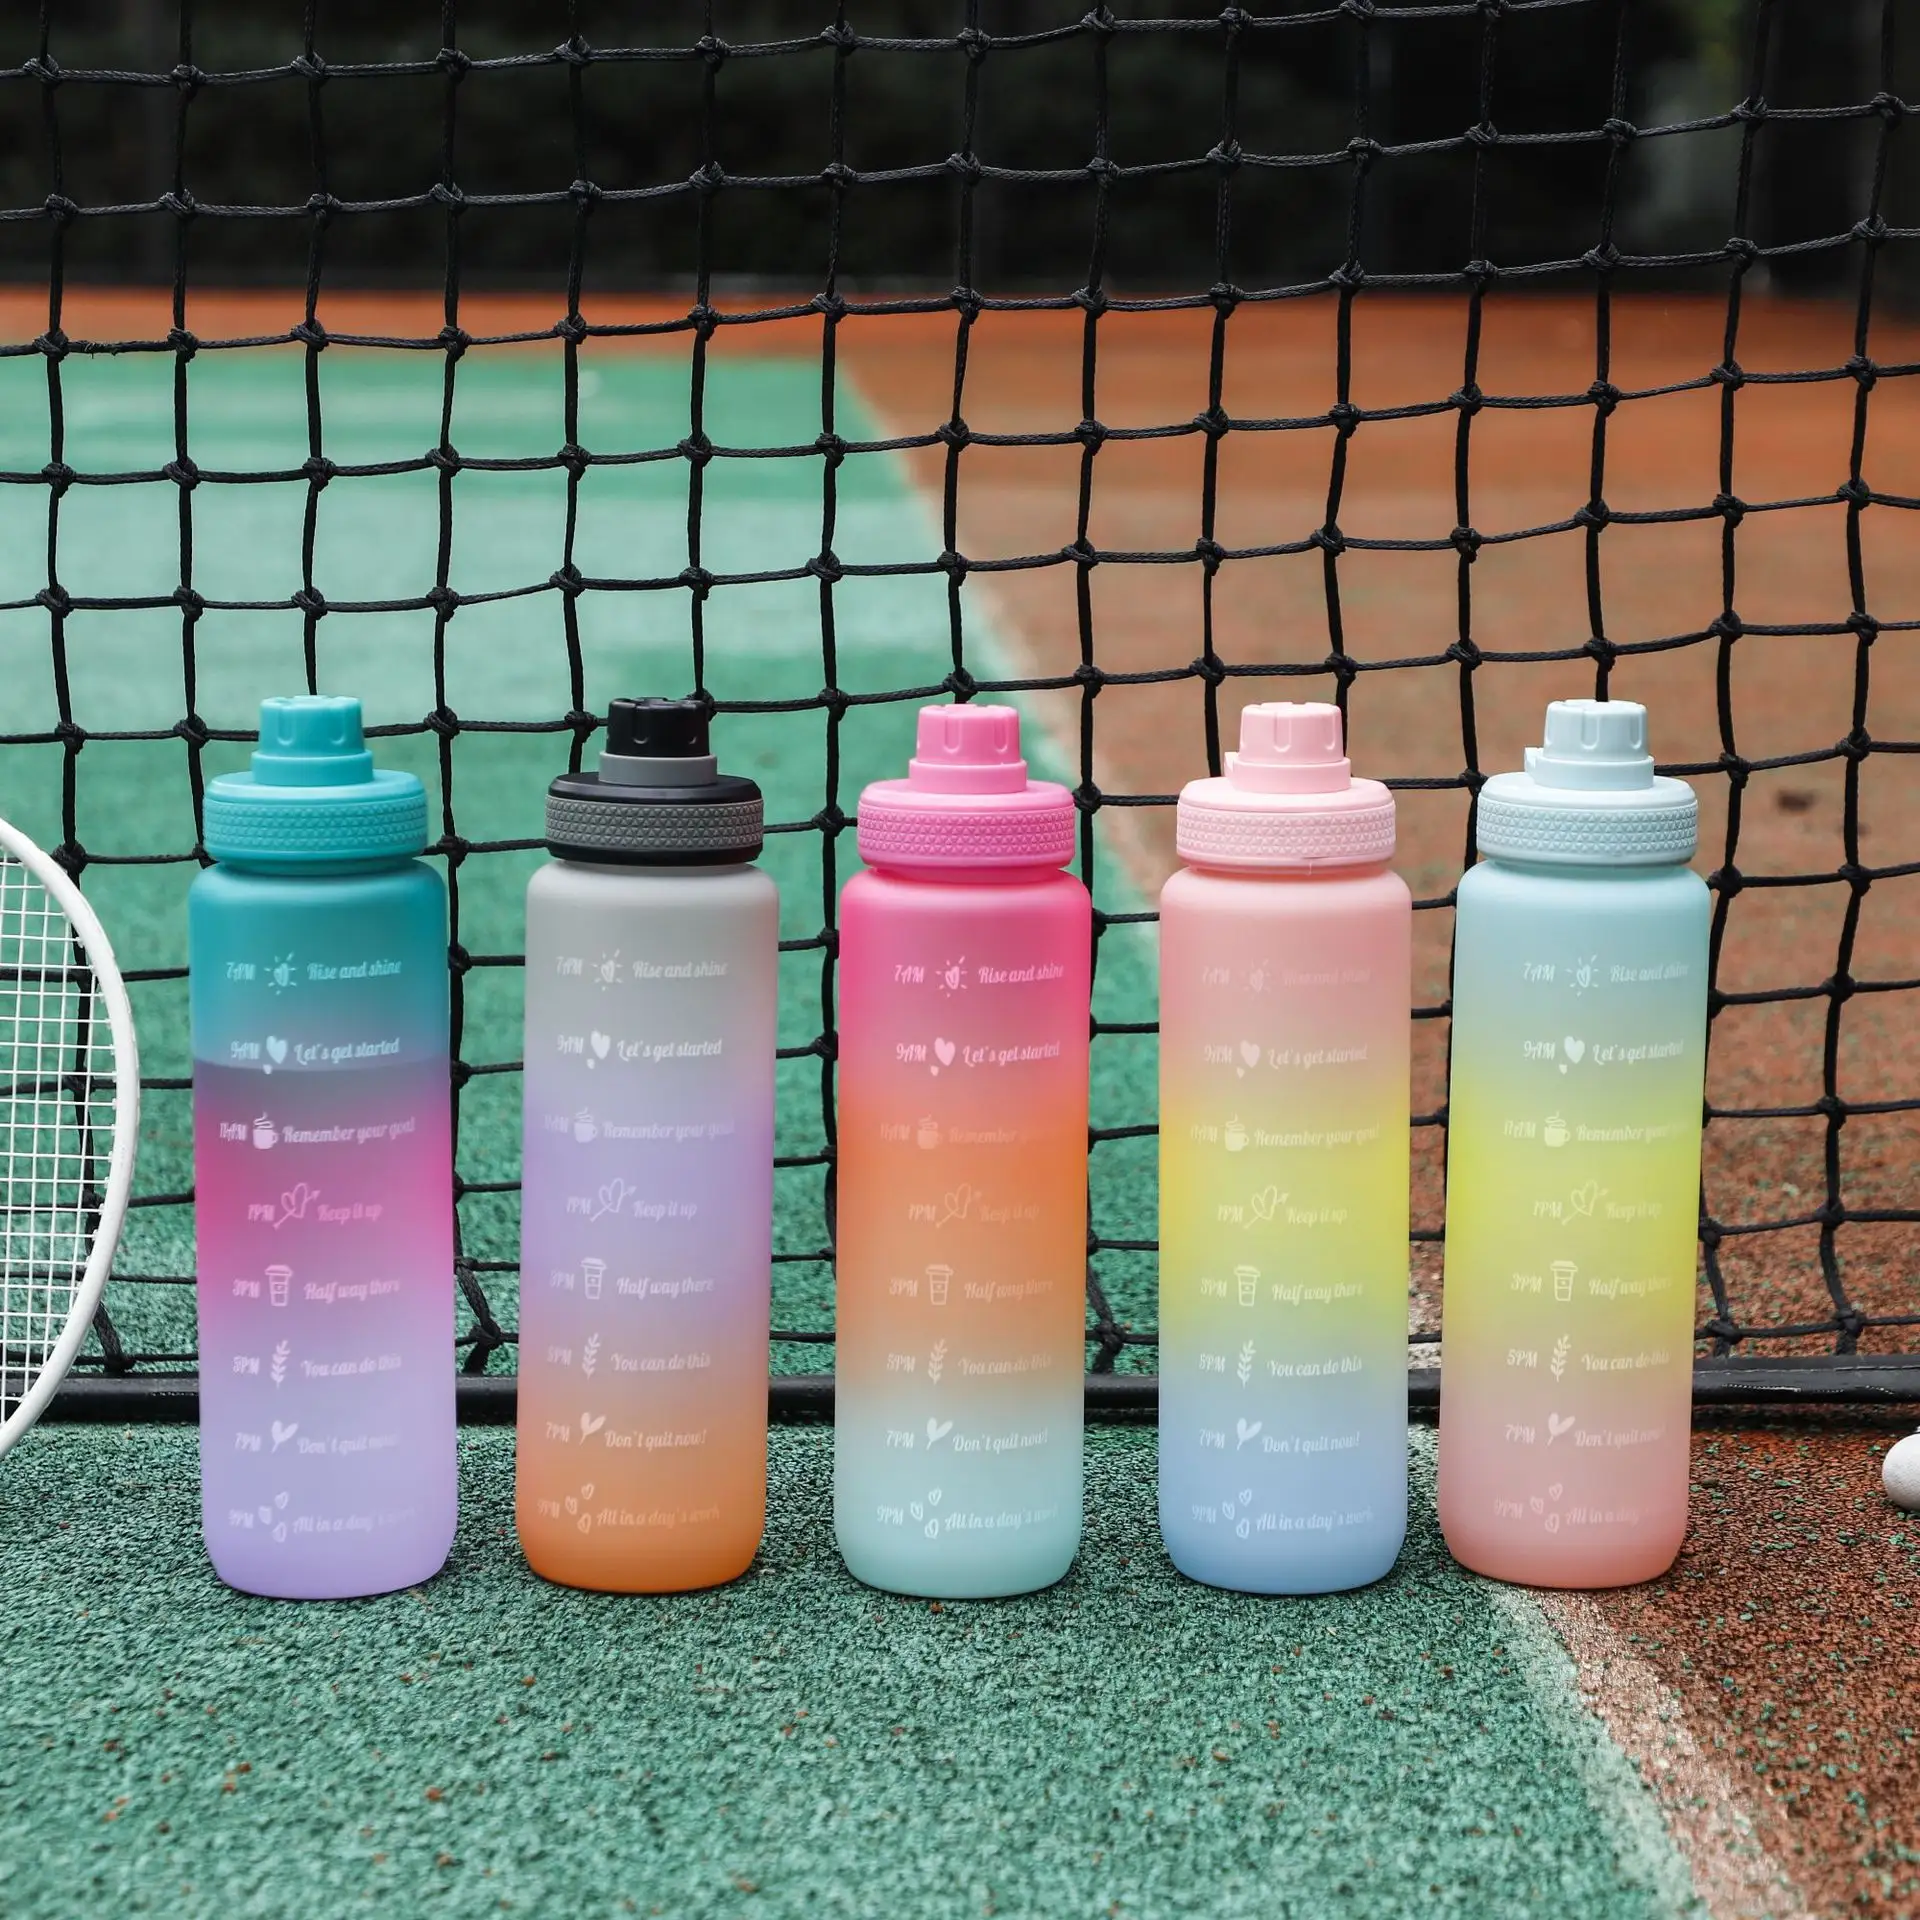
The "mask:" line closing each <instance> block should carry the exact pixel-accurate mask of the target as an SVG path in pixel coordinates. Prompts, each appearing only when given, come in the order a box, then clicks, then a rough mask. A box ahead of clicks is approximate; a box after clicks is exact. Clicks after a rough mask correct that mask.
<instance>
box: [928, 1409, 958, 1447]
mask: <svg viewBox="0 0 1920 1920" xmlns="http://www.w3.org/2000/svg"><path fill="white" fill-rule="evenodd" d="M952 1431H953V1422H952V1421H951V1420H936V1419H934V1417H933V1416H932V1415H931V1414H929V1415H928V1416H927V1445H928V1446H930V1447H937V1446H938V1445H939V1444H940V1442H941V1441H942V1440H944V1439H945V1438H946V1437H947V1435H948V1434H950V1433H951V1432H952Z"/></svg>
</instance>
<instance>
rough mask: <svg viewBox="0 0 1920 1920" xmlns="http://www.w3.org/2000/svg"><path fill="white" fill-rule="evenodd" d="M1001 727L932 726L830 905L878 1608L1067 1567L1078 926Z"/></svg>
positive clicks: (1039, 794)
mask: <svg viewBox="0 0 1920 1920" xmlns="http://www.w3.org/2000/svg"><path fill="white" fill-rule="evenodd" d="M1073 839H1074V811H1073V802H1072V799H1071V798H1070V796H1069V795H1068V793H1067V791H1066V789H1065V788H1064V787H1061V786H1058V785H1055V784H1054V783H1053V782H1051V781H1044V780H1029V779H1028V778H1027V763H1026V762H1025V760H1023V759H1022V758H1021V757H1020V717H1019V715H1018V714H1017V713H1016V712H1015V711H1014V710H1013V709H1012V708H1011V707H991V706H956V707H927V708H925V709H923V710H922V712H921V714H920V727H919V744H918V748H917V750H916V752H915V755H914V758H913V761H912V764H911V767H910V769H909V772H908V775H907V778H906V779H904V780H882V781H878V782H876V783H875V784H874V785H872V786H870V787H868V788H867V790H866V791H865V792H864V793H863V794H862V795H861V796H860V853H861V857H862V858H863V859H864V860H865V861H866V862H867V865H868V867H869V868H870V869H871V871H869V872H866V873H859V874H855V875H854V877H853V878H852V879H851V880H850V881H848V883H847V886H846V890H845V892H844V893H843V895H842V896H841V920H840V1143H839V1144H840V1162H839V1189H838V1191H839V1208H838V1215H837V1227H838V1235H837V1238H838V1269H837V1279H838V1286H837V1300H838V1314H837V1325H838V1336H837V1340H838V1344H837V1357H836V1364H835V1372H836V1375H837V1380H836V1401H835V1412H834V1447H833V1475H834V1478H833V1492H834V1530H835V1533H836V1536H837V1537H838V1540H839V1543H840V1552H841V1554H842V1556H843V1557H844V1559H845V1560H846V1563H847V1566H848V1568H849V1569H850V1570H851V1571H852V1572H853V1573H854V1575H855V1576H856V1577H858V1578H859V1579H861V1580H864V1581H866V1582H867V1584H868V1585H869V1586H875V1587H886V1588H890V1589H892V1590H893V1591H894V1592H897V1593H913V1594H925V1595H929V1596H932V1597H936V1598H949V1599H978V1598H983V1597H986V1596H988V1595H993V1594H1008V1593H1028V1592H1031V1591H1033V1590H1034V1589H1035V1588H1038V1587H1044V1586H1048V1585H1050V1584H1051V1583H1052V1582H1054V1581H1055V1580H1058V1579H1059V1578H1060V1577H1061V1576H1062V1575H1063V1574H1064V1573H1065V1572H1066V1571H1067V1569H1068V1568H1069V1567H1070V1566H1071V1565H1072V1564H1073V1556H1074V1553H1075V1552H1076V1550H1077V1549H1078V1547H1079V1542H1080V1505H1081V1500H1080V1479H1081V1474H1080V1449H1081V1408H1082V1396H1083V1393H1084V1388H1083V1386H1082V1384H1081V1376H1082V1373H1083V1370H1084V1366H1085V1355H1086V1305H1085V1302H1086V1272H1087V1037H1088V1020H1087V989H1088V976H1089V970H1090V965H1091V940H1092V904H1091V902H1090V901H1089V900H1088V898H1087V890H1086V888H1085V887H1084V886H1082V885H1081V884H1080V882H1079V881H1078V880H1076V879H1074V878H1073V877H1072V876H1071V875H1070V874H1066V873H1062V872H1061V871H1060V869H1061V868H1062V867H1063V866H1065V865H1066V863H1067V862H1068V861H1069V860H1070V859H1071V858H1072V857H1073Z"/></svg>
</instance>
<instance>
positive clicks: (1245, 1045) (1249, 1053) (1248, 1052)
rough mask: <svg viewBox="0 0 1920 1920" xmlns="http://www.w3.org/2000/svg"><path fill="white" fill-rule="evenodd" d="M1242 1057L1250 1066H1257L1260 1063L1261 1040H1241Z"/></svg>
mask: <svg viewBox="0 0 1920 1920" xmlns="http://www.w3.org/2000/svg"><path fill="white" fill-rule="evenodd" d="M1240 1058H1241V1059H1242V1060H1244V1061H1245V1062H1246V1063H1247V1065H1248V1066H1250V1067H1257V1066H1258V1065H1259V1064H1260V1043H1259V1041H1257V1040H1242V1041H1241V1042H1240Z"/></svg>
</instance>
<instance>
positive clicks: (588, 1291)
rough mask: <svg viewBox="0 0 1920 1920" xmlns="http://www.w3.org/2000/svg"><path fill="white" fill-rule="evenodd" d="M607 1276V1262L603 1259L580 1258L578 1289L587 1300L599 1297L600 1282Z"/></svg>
mask: <svg viewBox="0 0 1920 1920" xmlns="http://www.w3.org/2000/svg"><path fill="white" fill-rule="evenodd" d="M606 1277H607V1263H606V1262H605V1261H604V1260H582V1261H581V1262H580V1291H581V1292H582V1293H584V1294H585V1295H586V1296H587V1298H588V1299H589V1300H598V1299H599V1298H600V1286H601V1283H602V1282H603V1281H604V1280H605V1279H606Z"/></svg>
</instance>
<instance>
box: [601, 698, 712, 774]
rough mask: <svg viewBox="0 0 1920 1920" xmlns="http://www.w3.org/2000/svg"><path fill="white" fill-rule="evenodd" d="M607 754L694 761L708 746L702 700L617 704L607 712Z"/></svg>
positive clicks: (626, 701) (631, 701)
mask: <svg viewBox="0 0 1920 1920" xmlns="http://www.w3.org/2000/svg"><path fill="white" fill-rule="evenodd" d="M607 751H608V752H609V753H618V754H623V755H629V756H634V757H638V758H641V759H647V760H693V759H699V758H701V757H702V756H704V755H705V754H707V753H709V752H711V751H712V749H711V748H710V747H709V746H708V745H707V709H706V705H705V703H704V702H703V701H699V700H616V701H614V702H613V704H612V705H611V706H609V707H608V709H607Z"/></svg>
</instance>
